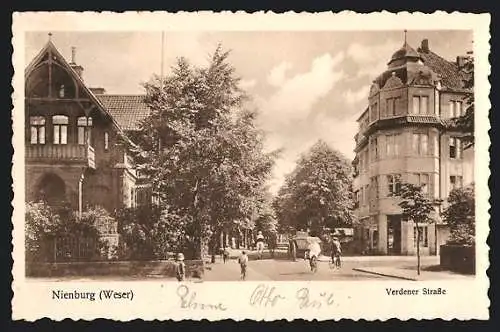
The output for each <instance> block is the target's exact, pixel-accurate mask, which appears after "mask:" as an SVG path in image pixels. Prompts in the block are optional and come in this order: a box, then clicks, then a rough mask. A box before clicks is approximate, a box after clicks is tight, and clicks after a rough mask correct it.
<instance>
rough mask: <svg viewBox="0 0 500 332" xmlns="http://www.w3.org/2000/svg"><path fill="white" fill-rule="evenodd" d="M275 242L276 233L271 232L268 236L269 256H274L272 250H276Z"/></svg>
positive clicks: (276, 240) (276, 241)
mask: <svg viewBox="0 0 500 332" xmlns="http://www.w3.org/2000/svg"><path fill="white" fill-rule="evenodd" d="M277 243H278V239H277V236H276V233H271V235H270V236H269V251H270V253H271V258H274V251H275V250H276V246H277Z"/></svg>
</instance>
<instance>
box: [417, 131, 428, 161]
mask: <svg viewBox="0 0 500 332" xmlns="http://www.w3.org/2000/svg"><path fill="white" fill-rule="evenodd" d="M428 142H429V135H427V134H413V153H415V154H418V155H422V156H425V155H427V153H428Z"/></svg>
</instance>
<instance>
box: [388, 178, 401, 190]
mask: <svg viewBox="0 0 500 332" xmlns="http://www.w3.org/2000/svg"><path fill="white" fill-rule="evenodd" d="M387 185H388V193H389V195H395V194H397V193H398V192H399V191H400V190H401V174H391V175H387Z"/></svg>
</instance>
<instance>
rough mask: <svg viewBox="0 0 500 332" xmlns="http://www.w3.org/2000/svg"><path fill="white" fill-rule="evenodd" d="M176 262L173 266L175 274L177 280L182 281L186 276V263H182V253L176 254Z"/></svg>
mask: <svg viewBox="0 0 500 332" xmlns="http://www.w3.org/2000/svg"><path fill="white" fill-rule="evenodd" d="M176 260H177V264H176V266H175V274H176V276H177V280H178V281H184V279H185V278H186V263H184V254H183V253H181V252H180V253H178V254H177V259H176Z"/></svg>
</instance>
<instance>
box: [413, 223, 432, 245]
mask: <svg viewBox="0 0 500 332" xmlns="http://www.w3.org/2000/svg"><path fill="white" fill-rule="evenodd" d="M418 230H419V233H420V234H418V235H419V236H418V242H420V246H421V247H428V246H429V238H428V236H427V235H428V234H427V233H428V228H427V226H419V227H418ZM413 246H414V247H416V246H417V227H413Z"/></svg>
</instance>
